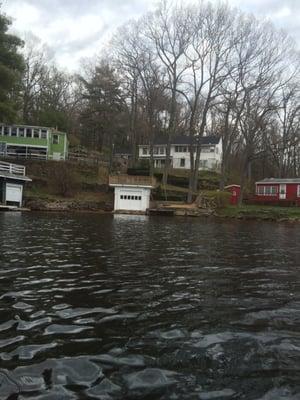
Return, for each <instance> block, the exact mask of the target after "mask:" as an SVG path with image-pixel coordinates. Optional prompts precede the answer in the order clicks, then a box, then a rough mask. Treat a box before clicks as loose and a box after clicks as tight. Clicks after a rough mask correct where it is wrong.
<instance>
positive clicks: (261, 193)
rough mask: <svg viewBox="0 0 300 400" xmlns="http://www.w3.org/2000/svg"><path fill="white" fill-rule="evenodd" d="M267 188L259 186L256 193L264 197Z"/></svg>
mask: <svg viewBox="0 0 300 400" xmlns="http://www.w3.org/2000/svg"><path fill="white" fill-rule="evenodd" d="M264 189H265V187H264V186H257V189H256V193H257V194H258V195H260V196H263V195H264V193H265V190H264Z"/></svg>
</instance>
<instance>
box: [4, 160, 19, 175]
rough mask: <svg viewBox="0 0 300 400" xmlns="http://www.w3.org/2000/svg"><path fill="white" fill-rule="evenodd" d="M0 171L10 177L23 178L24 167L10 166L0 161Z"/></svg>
mask: <svg viewBox="0 0 300 400" xmlns="http://www.w3.org/2000/svg"><path fill="white" fill-rule="evenodd" d="M0 171H2V172H6V173H8V174H11V175H22V176H25V167H24V166H23V165H18V164H11V163H8V162H4V161H0Z"/></svg>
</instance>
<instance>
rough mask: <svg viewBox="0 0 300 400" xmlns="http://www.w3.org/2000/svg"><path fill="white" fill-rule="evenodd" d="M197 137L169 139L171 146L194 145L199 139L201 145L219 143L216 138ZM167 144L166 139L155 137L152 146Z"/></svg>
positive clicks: (180, 136) (183, 136) (184, 136)
mask: <svg viewBox="0 0 300 400" xmlns="http://www.w3.org/2000/svg"><path fill="white" fill-rule="evenodd" d="M198 138H199V136H194V137H190V136H186V135H178V136H174V137H173V138H171V144H173V145H175V146H176V145H191V144H196V143H197V140H199V139H200V143H201V144H202V145H215V144H218V143H219V142H220V138H219V137H217V136H203V137H201V138H199V139H198ZM166 144H167V138H166V137H163V136H157V137H156V138H155V139H154V145H166Z"/></svg>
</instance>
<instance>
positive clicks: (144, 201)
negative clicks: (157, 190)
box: [109, 175, 155, 213]
mask: <svg viewBox="0 0 300 400" xmlns="http://www.w3.org/2000/svg"><path fill="white" fill-rule="evenodd" d="M109 186H111V187H113V188H114V190H115V193H114V211H119V212H121V211H125V212H128V211H129V212H130V211H132V212H140V213H145V212H146V210H147V209H148V208H149V206H150V195H151V189H154V187H155V179H154V178H152V177H150V176H131V175H114V176H110V177H109Z"/></svg>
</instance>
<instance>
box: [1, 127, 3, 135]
mask: <svg viewBox="0 0 300 400" xmlns="http://www.w3.org/2000/svg"><path fill="white" fill-rule="evenodd" d="M0 135H3V126H2V125H1V126H0Z"/></svg>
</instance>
